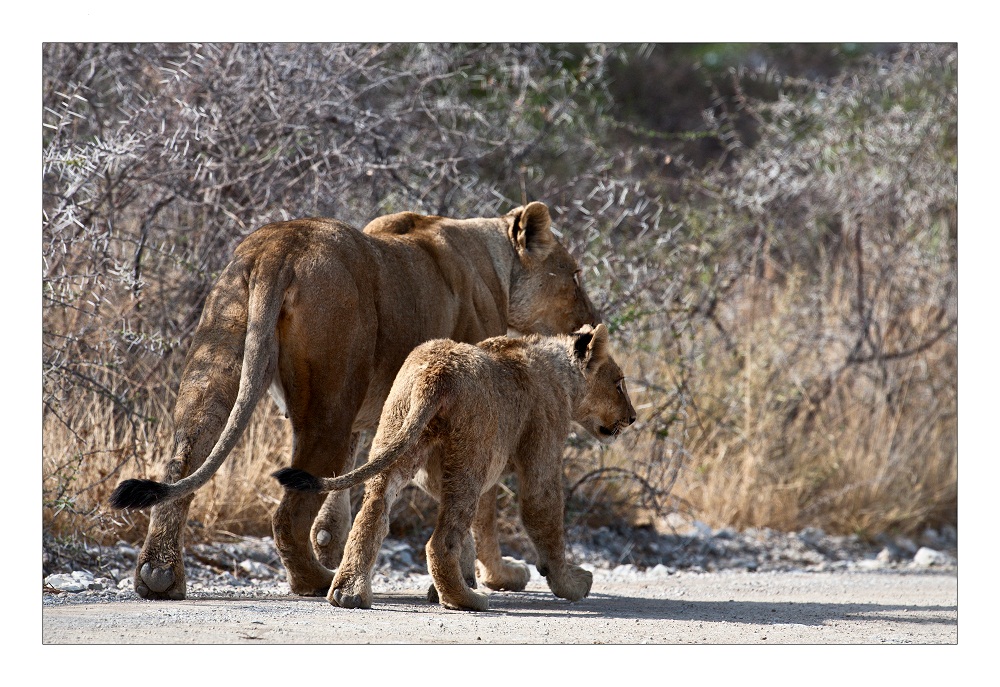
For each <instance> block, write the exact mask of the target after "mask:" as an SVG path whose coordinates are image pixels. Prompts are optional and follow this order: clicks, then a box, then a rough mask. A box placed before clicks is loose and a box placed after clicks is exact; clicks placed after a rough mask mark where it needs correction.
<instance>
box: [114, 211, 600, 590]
mask: <svg viewBox="0 0 1000 687" xmlns="http://www.w3.org/2000/svg"><path fill="white" fill-rule="evenodd" d="M550 223H551V221H550V218H549V213H548V209H547V208H546V207H545V205H544V204H542V203H530V204H528V205H527V206H524V207H520V208H517V209H515V210H512V211H511V212H510V213H508V214H507V215H504V216H503V217H499V218H480V219H466V220H455V219H448V218H444V217H428V216H422V215H417V214H414V213H399V214H395V215H388V216H385V217H380V218H378V219H376V220H374V221H373V222H372V223H371V224H369V225H368V226H367V227H366V228H365V229H364V231H363V232H361V231H357V230H356V229H353V228H351V227H349V226H347V225H345V224H343V223H341V222H338V221H336V220H332V219H321V218H314V219H302V220H295V221H291V222H279V223H276V224H270V225H267V226H265V227H262V228H260V229H258V230H257V231H255V232H254V233H252V234H251V235H249V236H248V237H247V238H246V239H245V240H244V241H243V242H242V243H241V244H240V245H239V246H238V247H237V249H236V253H235V256H234V258H233V260H232V262H231V263H230V264H229V265H228V266H227V267H226V269H225V270H224V271H223V272H222V274H221V276H220V277H219V279H218V281H217V283H216V285H215V286H214V287H213V289H212V291H211V292H210V294H209V295H208V298H207V300H206V303H205V307H204V310H203V312H202V316H201V320H200V322H199V324H198V328H197V330H196V331H195V334H194V337H193V341H192V345H191V349H190V351H189V352H188V356H187V360H186V362H185V367H184V373H183V375H182V378H181V383H180V388H179V390H178V394H177V402H176V405H175V408H174V425H175V428H176V432H175V435H174V453H173V458H172V460H171V461H170V462H169V463H168V465H167V467H166V470H165V473H164V478H163V480H162V482H163V485H167V486H166V487H164V486H163V485H159V486H153V487H152V488H150V485H149V484H147V483H143V481H141V480H139V481H136V482H131V483H130V485H128V486H129V487H131V488H124V489H122V491H120V492H117V491H116V498H115V503H116V504H117V505H119V506H129V505H132V506H144V505H148V503H156V505H154V506H153V509H152V513H151V518H150V525H149V531H148V533H147V536H146V541H145V544H144V546H143V548H142V551H141V553H140V554H139V558H138V561H137V564H136V573H135V588H136V591H137V592H138V593H139V594H140V595H141V596H143V597H145V598H151V599H155V598H163V599H165V598H171V599H179V598H184V596H185V593H186V581H185V576H184V566H183V561H182V551H183V541H182V533H183V530H184V527H185V525H186V521H187V516H188V509H189V506H190V503H191V499H192V498H193V492H194V490H195V489H197V488H198V487H200V486H201V485H203V484H204V483H205V482H206V481H207V480H208V479H209V478H210V477H211V476H212V475H213V474H214V473H215V471H216V470H217V469H218V467H219V466H220V465H221V464H222V462H223V461H224V460H225V458H226V456H227V455H228V453H229V451H230V450H231V448H232V446H233V445H234V444H235V442H236V440H237V439H238V438H239V436H240V435H241V434H242V432H243V429H244V428H245V426H246V423H247V421H248V420H249V417H250V415H251V414H252V412H253V410H254V408H255V406H256V404H257V402H258V401H259V400H260V398H261V396H263V394H264V393H265V391H267V390H268V388H271V389H273V390H274V393H275V394H277V395H278V397H279V398H280V399H281V401H282V403H280V404H279V406H281V407H282V409H283V412H285V414H286V415H287V417H288V418H289V420H290V421H291V423H292V430H293V437H294V441H293V450H292V458H291V464H292V465H293V466H294V467H296V468H301V469H304V470H307V471H309V472H310V473H313V474H316V475H321V476H327V475H335V474H342V473H344V472H346V471H348V470H350V469H351V467H353V466H352V465H351V464H349V462H350V460H351V459H352V457H353V451H352V450H351V448H352V446H353V445H354V442H356V440H357V433H358V432H359V431H361V430H365V429H373V428H374V427H375V425H376V423H377V421H378V418H379V414H380V412H381V409H382V404H383V403H384V400H385V398H386V395H387V394H388V393H389V389H390V387H391V385H392V381H393V379H394V378H395V376H396V372H397V370H398V369H399V367H400V365H401V364H402V362H403V360H404V359H405V357H406V355H407V354H408V353H409V352H410V351H411V350H412V349H413V348H414V347H415V346H416V345H418V344H420V343H421V342H423V341H427V340H429V339H434V338H440V337H447V338H451V339H455V340H458V341H468V342H475V341H481V340H482V339H485V338H487V337H490V336H495V335H499V334H504V333H506V332H507V331H508V329H517V330H519V331H523V332H531V331H535V332H541V333H557V332H570V331H573V330H574V329H576V328H578V327H579V326H580V325H582V324H586V323H592V322H595V321H596V320H597V316H596V313H595V312H594V310H593V307H592V305H591V303H590V301H589V300H588V298H587V296H586V294H585V293H584V291H583V290H582V288H581V287H580V286H579V284H578V281H577V272H578V268H577V265H576V262H575V261H574V260H573V258H572V257H571V256H570V255H569V253H567V251H566V250H565V248H563V246H562V245H560V244H559V242H558V241H557V240H556V239H555V237H554V235H553V234H552V232H551V230H550ZM206 459H207V460H206ZM153 484H154V485H155V484H156V483H153ZM321 506H323V508H322V511H321V510H320V507H321ZM317 513H320V517H319V518H316V515H317ZM314 521H315V522H314ZM349 527H350V503H349V500H348V498H347V494H346V493H343V494H332V495H331V496H330V498H329V499H328V500H327V501H326V503H325V504H324V499H323V497H322V496H320V495H316V494H303V493H291V492H289V493H286V494H285V495H284V497H283V498H282V500H281V503H280V504H279V505H278V508H277V510H276V512H275V513H274V516H273V528H274V538H275V544H276V546H277V548H278V551H279V554H280V555H281V559H282V562H283V563H284V565H285V568H286V570H287V573H288V580H289V584H290V585H291V588H292V591H293V592H295V593H298V594H310V595H311V594H325V593H326V591H327V589H328V587H329V584H330V581H331V580H332V578H333V573H332V570H331V568H333V567H335V566H336V565H337V564H338V563H339V561H340V556H341V553H342V551H343V546H344V542H345V540H346V536H347V531H348V528H349ZM320 531H322V532H324V537H323V541H328V543H327V544H326V545H325V546H321V545H320V541H318V540H317V532H320ZM314 547H315V549H314ZM317 551H318V552H319V554H320V558H317V554H316V552H317Z"/></svg>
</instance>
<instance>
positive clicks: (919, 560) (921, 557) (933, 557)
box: [913, 546, 951, 568]
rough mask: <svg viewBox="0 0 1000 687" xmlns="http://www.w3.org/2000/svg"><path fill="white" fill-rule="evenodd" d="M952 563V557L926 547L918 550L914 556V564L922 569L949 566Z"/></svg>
mask: <svg viewBox="0 0 1000 687" xmlns="http://www.w3.org/2000/svg"><path fill="white" fill-rule="evenodd" d="M950 562H951V557H950V556H948V554H945V553H941V552H940V551H935V550H934V549H931V548H928V547H926V546H921V547H920V548H919V549H917V553H916V555H914V556H913V563H914V564H915V565H918V566H920V567H921V568H928V567H930V566H932V565H948V563H950Z"/></svg>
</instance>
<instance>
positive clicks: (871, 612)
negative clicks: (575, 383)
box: [42, 570, 958, 645]
mask: <svg viewBox="0 0 1000 687" xmlns="http://www.w3.org/2000/svg"><path fill="white" fill-rule="evenodd" d="M957 595H958V581H957V574H956V572H955V571H954V570H953V571H950V572H940V573H927V572H925V573H909V572H894V571H877V572H838V573H803V572H793V573H748V572H718V573H684V572H682V573H678V574H674V575H668V576H664V577H662V578H660V579H652V580H651V579H644V580H639V581H635V582H621V581H611V580H599V579H595V581H594V587H593V589H592V591H591V595H590V596H589V597H588V598H586V599H584V600H583V601H580V602H578V603H568V602H566V601H563V600H561V599H557V598H556V597H554V596H553V595H552V594H551V593H550V592H549V591H548V588H547V587H546V586H545V583H544V581H542V580H535V581H532V582H531V583H530V584H529V586H528V589H527V590H526V591H524V592H520V593H510V592H496V593H493V594H492V595H491V597H490V604H491V609H490V611H488V612H485V613H468V612H461V611H450V610H446V609H443V608H441V607H440V606H437V605H434V606H432V605H429V604H427V603H426V601H424V591H423V589H422V588H419V587H414V588H413V589H412V591H411V590H406V591H382V592H380V591H379V590H378V588H376V595H375V602H374V605H373V607H372V608H371V609H369V610H345V609H341V608H336V607H334V606H331V605H330V604H329V603H327V601H326V600H325V599H320V598H316V599H305V598H301V597H293V596H270V597H264V598H249V599H248V598H236V597H233V596H225V595H222V594H212V595H209V594H204V595H197V596H195V597H194V598H190V599H187V600H184V601H179V602H169V601H155V602H152V601H142V600H130V601H112V602H103V603H86V602H72V603H61V604H56V605H48V604H46V605H43V610H42V614H43V619H42V641H43V644H130V643H131V644H217V643H221V644H244V645H247V644H251V645H252V644H369V643H371V644H470V645H476V644H745V645H771V644H955V643H957V641H958V600H957Z"/></svg>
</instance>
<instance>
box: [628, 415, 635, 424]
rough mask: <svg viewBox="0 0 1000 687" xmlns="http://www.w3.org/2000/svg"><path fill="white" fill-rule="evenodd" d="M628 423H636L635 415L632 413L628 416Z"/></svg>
mask: <svg viewBox="0 0 1000 687" xmlns="http://www.w3.org/2000/svg"><path fill="white" fill-rule="evenodd" d="M628 423H629V424H630V425H631V424H633V423H635V413H632V414H631V415H629V416H628Z"/></svg>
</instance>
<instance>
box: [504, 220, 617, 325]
mask: <svg viewBox="0 0 1000 687" xmlns="http://www.w3.org/2000/svg"><path fill="white" fill-rule="evenodd" d="M503 219H504V220H505V221H506V222H507V235H508V236H509V237H510V241H511V243H512V244H513V246H514V250H515V251H517V256H518V261H519V264H518V265H517V266H515V269H514V273H513V275H512V278H511V285H510V313H509V318H508V322H509V325H510V327H511V328H512V329H516V330H518V331H520V332H524V333H527V332H532V333H535V334H566V333H569V332H572V331H576V330H577V329H579V328H580V327H581V326H583V325H585V324H591V325H592V324H596V323H597V322H599V321H600V317H599V316H598V315H597V312H596V311H595V310H594V306H593V304H592V303H591V302H590V299H589V298H588V297H587V294H586V292H585V291H584V290H583V284H582V282H581V279H580V266H579V265H578V264H577V262H576V260H574V259H573V256H572V255H570V254H569V252H568V251H567V250H566V249H565V248H564V247H563V245H562V244H561V243H559V241H558V240H557V239H556V237H555V236H554V235H553V234H552V219H551V218H550V217H549V209H548V207H546V206H545V204H544V203H538V202H534V203H528V204H527V205H525V206H522V207H519V208H515V209H513V210H511V211H510V212H508V213H507V214H506V215H504V217H503Z"/></svg>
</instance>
